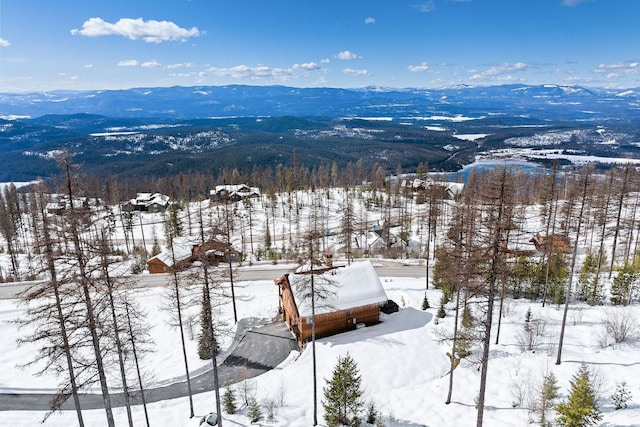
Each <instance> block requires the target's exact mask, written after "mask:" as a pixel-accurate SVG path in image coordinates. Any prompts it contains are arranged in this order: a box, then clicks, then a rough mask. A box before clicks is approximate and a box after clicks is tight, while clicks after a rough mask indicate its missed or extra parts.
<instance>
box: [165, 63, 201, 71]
mask: <svg viewBox="0 0 640 427" xmlns="http://www.w3.org/2000/svg"><path fill="white" fill-rule="evenodd" d="M195 66H196V64H194V63H193V62H183V63H179V64H170V65H167V68H168V69H170V70H174V69H176V68H193V67H195Z"/></svg>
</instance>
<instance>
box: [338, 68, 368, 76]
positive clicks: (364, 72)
mask: <svg viewBox="0 0 640 427" xmlns="http://www.w3.org/2000/svg"><path fill="white" fill-rule="evenodd" d="M342 72H343V73H344V74H349V75H350V76H370V75H371V73H369V70H355V69H353V68H345V69H344V70H342Z"/></svg>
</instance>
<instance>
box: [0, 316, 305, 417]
mask: <svg viewBox="0 0 640 427" xmlns="http://www.w3.org/2000/svg"><path fill="white" fill-rule="evenodd" d="M297 349H298V345H297V343H296V341H295V339H294V338H293V335H292V334H291V332H290V331H289V329H288V328H287V326H286V324H285V323H284V322H276V323H271V324H268V325H264V326H260V327H257V328H253V329H251V330H249V331H247V332H246V333H245V334H244V335H243V336H242V337H241V338H240V341H239V342H238V344H237V345H236V347H235V348H234V349H233V351H232V352H231V354H230V355H229V356H227V358H226V359H225V360H224V362H222V364H221V365H219V367H218V383H219V384H226V383H228V382H229V383H236V382H239V381H242V380H245V379H248V378H253V377H256V376H258V375H260V374H263V373H265V372H267V371H269V370H271V369H273V368H275V367H276V366H278V365H279V364H280V363H282V361H284V360H285V359H286V358H287V357H288V356H289V354H291V351H292V350H297ZM191 389H192V391H193V393H194V394H197V393H202V392H205V391H211V390H213V389H214V383H213V370H212V369H209V370H208V371H206V372H204V373H202V374H199V375H197V376H194V377H192V378H191ZM187 390H188V389H187V383H186V380H185V381H183V382H178V383H173V384H170V385H166V386H162V387H157V388H153V389H148V390H145V393H144V396H145V399H146V401H147V403H150V402H158V401H161V400H167V399H174V398H177V397H183V396H186V395H187ZM129 395H130V396H131V400H132V404H134V405H139V404H142V401H141V400H140V393H139V391H132V392H130V394H129ZM110 396H111V403H112V405H113V406H114V407H117V406H124V394H123V393H112V394H111V395H110ZM53 397H54V395H53V394H43V393H20V394H18V393H0V410H2V411H33V410H41V411H47V410H49V409H50V408H49V402H50V401H51V399H52V398H53ZM80 405H81V407H82V409H99V408H103V407H104V406H103V401H102V395H101V394H81V395H80ZM62 409H68V410H72V409H74V404H73V399H68V400H67V401H66V402H65V403H64V404H63V405H62Z"/></svg>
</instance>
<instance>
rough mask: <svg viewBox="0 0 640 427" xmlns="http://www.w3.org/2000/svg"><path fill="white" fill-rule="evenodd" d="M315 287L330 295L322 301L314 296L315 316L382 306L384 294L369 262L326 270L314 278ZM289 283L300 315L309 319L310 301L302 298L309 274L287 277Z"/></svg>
mask: <svg viewBox="0 0 640 427" xmlns="http://www.w3.org/2000/svg"><path fill="white" fill-rule="evenodd" d="M314 279H315V282H314V286H317V287H320V286H324V287H329V289H330V293H331V296H329V297H328V298H326V299H324V300H321V301H320V300H318V297H316V314H323V313H330V312H332V311H339V310H346V309H348V308H354V307H361V306H363V305H369V304H383V303H385V302H386V301H387V299H388V298H387V294H386V293H385V292H384V289H383V288H382V283H380V279H379V278H378V274H377V273H376V270H375V269H374V268H373V264H371V262H370V261H362V262H356V263H353V264H351V265H350V266H347V267H341V268H336V269H333V270H329V271H327V272H325V273H323V274H319V275H316V276H315V278H314ZM289 283H290V284H291V290H292V291H293V293H294V296H295V299H296V304H297V306H298V313H299V314H300V316H303V317H307V316H311V299H310V298H307V299H304V298H303V295H304V294H305V293H310V292H309V291H308V289H307V288H308V287H309V286H310V282H309V275H308V274H295V273H293V274H289Z"/></svg>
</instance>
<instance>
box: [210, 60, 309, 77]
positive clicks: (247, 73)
mask: <svg viewBox="0 0 640 427" xmlns="http://www.w3.org/2000/svg"><path fill="white" fill-rule="evenodd" d="M320 69H321V67H320V66H319V65H318V64H316V63H315V62H308V63H304V64H294V65H292V66H291V67H288V68H279V67H273V68H272V67H269V66H266V65H257V66H255V67H250V66H248V65H236V66H235V67H228V68H220V67H211V68H209V69H208V70H207V71H208V72H209V73H211V74H213V75H215V76H218V77H231V78H236V79H249V80H260V79H275V80H279V81H288V80H289V79H292V78H299V77H303V76H305V75H307V74H308V72H309V71H317V70H320Z"/></svg>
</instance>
